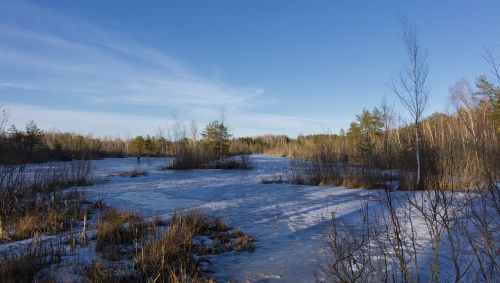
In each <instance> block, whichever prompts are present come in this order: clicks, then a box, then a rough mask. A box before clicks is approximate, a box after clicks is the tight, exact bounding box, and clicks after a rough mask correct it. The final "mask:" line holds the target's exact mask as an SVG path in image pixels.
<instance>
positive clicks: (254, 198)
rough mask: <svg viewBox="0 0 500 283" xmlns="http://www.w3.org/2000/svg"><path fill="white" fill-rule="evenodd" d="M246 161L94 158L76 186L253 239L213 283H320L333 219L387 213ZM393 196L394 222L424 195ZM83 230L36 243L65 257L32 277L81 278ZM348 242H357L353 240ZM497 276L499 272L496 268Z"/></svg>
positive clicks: (425, 233)
mask: <svg viewBox="0 0 500 283" xmlns="http://www.w3.org/2000/svg"><path fill="white" fill-rule="evenodd" d="M251 158H252V163H253V166H254V168H253V169H252V170H219V169H215V170H180V171H177V170H165V169H164V167H165V164H166V163H167V160H168V159H167V158H144V159H143V161H142V162H141V164H139V165H138V164H137V161H136V158H106V159H102V160H95V161H92V163H93V167H94V170H95V175H96V178H97V180H99V181H97V184H96V185H94V186H90V187H82V188H81V190H82V191H83V192H84V193H85V194H86V195H87V197H88V199H89V200H91V201H92V202H94V201H103V202H104V203H105V204H106V205H108V206H111V207H116V208H119V209H121V210H126V211H132V212H137V213H138V214H140V215H141V216H143V217H145V218H149V219H153V218H159V219H162V220H164V221H168V220H169V219H170V218H171V217H172V215H173V214H174V213H179V212H181V211H188V210H192V209H196V210H200V211H203V212H204V213H206V214H207V215H211V216H214V217H220V218H221V219H222V220H223V221H224V222H225V223H226V224H228V225H229V226H231V227H235V228H237V229H240V230H242V231H244V232H245V233H247V234H249V235H251V237H252V238H253V239H254V240H255V248H254V249H253V250H252V251H250V252H248V251H245V252H236V251H231V252H226V253H221V254H218V255H211V256H210V257H209V261H208V262H207V263H205V264H204V273H205V274H207V277H208V278H211V279H214V280H217V281H218V282H226V281H230V280H236V281H237V282H315V281H317V280H325V279H326V278H325V276H326V275H325V272H323V271H322V268H323V270H324V268H325V265H326V264H327V262H328V260H329V259H330V258H331V257H332V255H331V251H330V250H329V246H328V244H329V242H328V239H329V238H328V237H329V235H330V234H329V232H330V231H331V228H332V223H331V218H332V213H333V214H334V215H335V216H336V219H337V220H338V221H339V222H343V223H348V224H349V225H351V226H352V227H358V228H359V229H362V227H364V226H363V222H366V221H367V219H366V217H371V220H369V221H370V222H373V223H382V222H380V219H376V218H377V217H383V215H384V214H385V215H387V208H386V207H384V205H381V204H382V203H381V202H380V199H383V198H384V191H383V190H366V189H347V188H344V187H331V186H321V187H318V186H305V185H293V184H290V183H287V182H283V183H272V184H264V182H263V180H269V179H272V178H275V176H276V175H281V176H283V177H282V178H283V179H285V180H286V179H288V178H289V177H288V176H289V174H290V168H289V166H290V160H289V159H288V158H283V157H269V156H263V155H253V156H252V157H251ZM137 169H140V170H141V171H146V172H147V173H145V174H143V175H141V176H138V177H134V178H131V177H129V176H119V175H118V174H117V173H118V172H130V171H132V170H137ZM392 194H394V196H393V199H394V202H395V203H396V204H395V208H396V211H397V213H398V214H404V213H407V211H406V210H405V208H404V207H399V203H400V202H399V199H400V198H401V195H403V194H413V195H415V199H417V200H418V199H420V200H424V197H423V196H421V195H423V192H407V193H404V192H398V191H394V192H392ZM398 198H399V199H398ZM406 205H407V203H405V202H401V206H406ZM366 211H369V216H367V215H365V213H366ZM491 214H492V215H494V212H493V211H491ZM96 221H97V219H96V218H93V219H92V218H91V219H90V221H89V223H88V224H87V225H88V227H89V231H87V232H86V233H87V234H89V235H92V233H93V232H92V229H93V228H92V227H95V224H96ZM494 221H498V219H496V220H494ZM407 224H408V223H406V224H404V225H403V226H405V225H407ZM411 224H412V225H413V229H414V230H415V231H416V238H417V240H416V241H415V243H416V245H417V246H418V247H417V249H416V250H417V253H418V254H417V257H418V258H419V262H420V266H419V270H420V272H421V274H422V275H421V278H419V280H422V281H428V280H429V279H430V277H429V276H430V275H431V274H432V273H431V272H430V270H431V268H432V262H433V260H432V257H433V251H432V249H433V247H434V246H435V245H433V239H432V237H430V234H429V226H426V222H425V221H424V219H423V218H422V215H419V214H418V213H414V221H413V222H412V223H411ZM358 228H356V229H358ZM81 229H82V228H81V226H78V227H75V228H74V229H71V230H70V231H68V232H65V233H61V234H58V235H55V236H44V237H42V239H41V240H42V241H46V242H48V243H50V242H52V243H53V245H61V243H63V244H62V246H63V247H64V249H65V252H63V257H62V260H61V261H59V262H56V263H54V264H51V265H49V266H48V267H45V268H43V269H42V270H41V271H39V272H38V274H39V275H38V276H40V278H53V279H55V280H58V281H61V282H63V281H80V280H83V279H84V278H83V277H82V272H83V271H82V270H83V269H84V268H85V267H86V266H89V265H90V264H91V263H92V262H93V261H94V260H95V259H96V258H102V256H100V255H99V254H98V253H96V251H94V250H93V246H92V245H89V246H82V247H76V248H71V249H70V248H69V244H68V243H67V239H68V235H71V234H79V233H80V232H81ZM406 229H407V230H408V229H410V228H409V227H406ZM494 235H495V237H497V236H498V235H496V234H494ZM330 236H331V235H330ZM351 236H352V237H357V236H358V235H357V234H356V233H353V234H352V235H351ZM34 240H35V239H33V238H31V239H25V240H21V241H14V242H10V243H8V244H2V245H0V253H1V254H2V255H4V256H6V255H8V254H9V253H17V252H19V251H22V250H24V249H26V248H28V247H29V246H30V244H31V243H32V241H34ZM371 241H372V242H370V241H367V242H365V243H364V245H366V246H368V245H374V243H373V241H374V240H373V239H372V240H371ZM464 241H465V239H464ZM443 242H444V244H441V245H440V246H439V247H440V250H443V251H444V252H442V254H441V255H440V257H442V258H441V259H440V260H439V261H440V266H441V271H440V275H439V278H440V280H443V281H454V276H455V274H454V271H453V268H452V266H451V264H452V260H451V259H450V253H449V250H448V249H449V243H450V242H449V241H447V240H446V239H443ZM345 244H346V245H347V244H348V243H345ZM467 249H468V246H467V245H463V247H462V250H461V251H460V255H459V257H460V260H461V261H460V262H461V263H469V265H472V267H470V266H469V267H470V268H471V269H477V268H478V266H477V264H476V263H474V260H473V259H472V260H471V259H470V258H472V257H473V256H472V253H471V254H469V253H468V252H467V251H466V250H467ZM408 252H409V253H411V252H410V251H408ZM464 252H465V253H464ZM375 261H376V260H375ZM110 263H111V265H113V266H115V267H114V268H116V266H118V265H119V264H118V263H116V262H113V261H111V262H110ZM493 274H498V269H496V267H495V270H493ZM468 276H470V275H468ZM35 278H37V276H35ZM465 279H470V280H473V279H474V278H470V277H469V278H465ZM476 279H477V278H476ZM360 280H361V279H360ZM363 280H365V278H363ZM391 281H392V280H391ZM396 281H399V280H396ZM479 281H481V280H479Z"/></svg>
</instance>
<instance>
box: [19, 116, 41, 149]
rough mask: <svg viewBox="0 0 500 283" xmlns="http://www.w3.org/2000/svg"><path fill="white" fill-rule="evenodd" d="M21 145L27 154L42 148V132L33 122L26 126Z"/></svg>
mask: <svg viewBox="0 0 500 283" xmlns="http://www.w3.org/2000/svg"><path fill="white" fill-rule="evenodd" d="M23 143H24V145H25V146H26V148H27V149H28V150H29V152H34V151H35V149H37V148H39V147H41V146H43V131H42V130H40V129H39V128H38V126H37V125H36V123H35V122H34V121H31V122H29V123H28V124H26V132H25V134H24V140H23Z"/></svg>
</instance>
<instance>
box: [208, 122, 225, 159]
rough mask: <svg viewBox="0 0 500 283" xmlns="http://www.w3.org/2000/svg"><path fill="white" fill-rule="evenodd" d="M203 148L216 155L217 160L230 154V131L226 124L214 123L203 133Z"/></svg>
mask: <svg viewBox="0 0 500 283" xmlns="http://www.w3.org/2000/svg"><path fill="white" fill-rule="evenodd" d="M201 136H202V141H203V146H204V148H205V149H206V150H208V151H209V152H212V153H214V154H215V157H216V158H217V159H222V158H223V157H224V156H225V155H227V153H228V152H229V138H230V137H231V135H230V134H229V130H228V128H227V126H226V125H224V123H222V122H219V121H213V122H211V123H209V124H208V125H207V126H206V127H205V129H204V130H203V132H202V133H201Z"/></svg>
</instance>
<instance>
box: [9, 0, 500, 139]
mask: <svg viewBox="0 0 500 283" xmlns="http://www.w3.org/2000/svg"><path fill="white" fill-rule="evenodd" d="M0 7H1V8H0V104H4V105H5V107H6V108H7V109H8V110H9V112H10V123H13V124H16V126H18V127H21V128H22V127H23V126H24V124H26V123H27V122H28V121H30V120H34V121H36V122H37V123H38V124H39V126H40V127H41V128H43V129H59V130H62V131H76V132H80V133H94V134H95V135H98V136H121V137H130V136H134V135H138V134H155V132H156V131H157V129H158V127H162V128H166V127H167V126H168V124H169V123H171V120H172V119H173V117H174V116H176V117H177V118H178V119H180V120H182V121H186V125H187V123H189V121H191V120H194V121H196V122H197V123H198V125H199V126H200V127H202V126H203V125H204V124H205V123H207V122H209V121H211V120H214V119H218V118H219V113H220V111H221V109H224V111H225V116H226V118H227V120H228V122H229V125H230V127H231V130H232V133H233V134H234V135H236V136H245V135H258V134H266V133H273V134H287V135H290V136H296V135H297V134H301V133H302V134H309V133H318V132H337V131H338V130H339V129H340V128H342V127H343V128H347V127H348V126H349V123H350V122H351V121H352V120H353V118H354V115H355V114H357V113H359V112H360V111H361V110H362V109H363V108H364V107H365V108H369V109H371V108H373V107H374V106H378V105H379V104H380V102H381V100H382V99H383V98H384V97H386V100H387V101H388V103H389V104H390V105H394V107H395V108H396V109H400V110H401V112H403V110H402V108H401V106H400V105H399V103H398V101H397V99H396V97H395V96H394V94H393V93H392V92H391V90H390V87H389V86H388V85H389V84H390V82H391V80H392V79H393V78H394V77H396V76H397V75H398V73H399V72H400V70H401V68H402V66H403V64H404V62H405V60H406V58H405V54H404V49H403V43H402V41H401V39H400V36H399V34H400V23H399V19H400V17H401V16H406V17H407V18H408V19H409V21H410V22H411V23H412V24H413V25H415V26H416V28H417V29H418V33H419V40H420V44H421V45H422V47H423V48H425V49H426V50H428V52H429V53H428V64H429V67H430V74H429V81H428V82H429V87H430V91H431V99H430V101H429V109H428V110H427V113H426V114H431V113H433V112H435V111H446V110H447V104H448V95H449V93H448V89H449V88H450V87H451V86H452V85H453V84H454V83H456V82H457V81H459V80H461V79H463V78H465V79H467V80H469V81H471V82H474V79H475V78H476V77H477V76H479V75H481V74H486V75H488V74H489V68H488V65H487V64H486V63H485V62H484V60H483V59H482V58H481V54H483V53H484V48H485V47H486V48H489V49H493V50H494V51H495V50H496V54H497V56H499V57H500V17H499V16H498V11H500V1H493V0H484V1H466V0H456V1H451V0H450V1H431V0H424V1H396V0H392V1H388V0H384V1H285V0H273V1H264V0H260V1H229V0H227V1H175V2H174V1H123V0H121V1H118V0H116V1H100V0H86V1H83V0H82V1H66V0H39V1H24V0H0Z"/></svg>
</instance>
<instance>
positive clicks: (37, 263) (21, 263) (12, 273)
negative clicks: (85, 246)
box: [0, 240, 62, 282]
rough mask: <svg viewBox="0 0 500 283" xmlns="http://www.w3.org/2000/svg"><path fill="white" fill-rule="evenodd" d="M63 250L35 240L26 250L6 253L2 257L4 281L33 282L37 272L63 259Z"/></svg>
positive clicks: (0, 260) (0, 261) (0, 268)
mask: <svg viewBox="0 0 500 283" xmlns="http://www.w3.org/2000/svg"><path fill="white" fill-rule="evenodd" d="M61 255H62V250H61V249H60V248H58V247H56V248H55V247H53V246H52V245H48V244H45V243H42V242H40V241H39V240H34V241H33V242H32V243H31V244H30V245H29V246H28V247H26V249H25V250H22V251H16V252H15V253H10V254H8V255H7V254H4V255H2V258H1V259H0V280H1V281H2V282H31V281H33V280H34V279H36V276H37V272H38V271H39V270H41V269H43V268H45V267H47V266H49V265H51V264H53V263H57V262H60V261H61Z"/></svg>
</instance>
